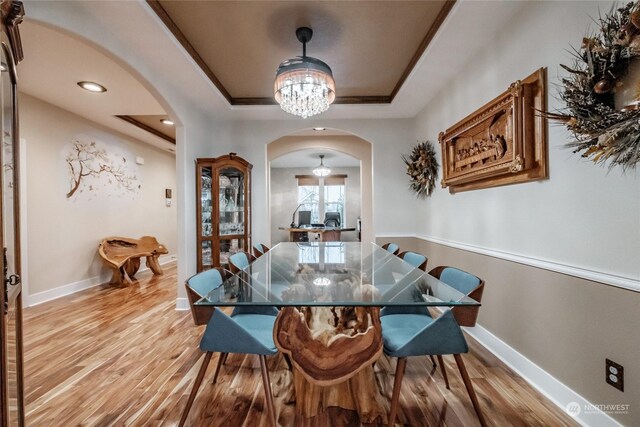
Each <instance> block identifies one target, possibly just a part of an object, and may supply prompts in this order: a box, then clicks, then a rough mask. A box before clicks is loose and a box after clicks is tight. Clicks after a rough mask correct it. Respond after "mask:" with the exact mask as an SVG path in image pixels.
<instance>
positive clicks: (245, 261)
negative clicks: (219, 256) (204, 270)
mask: <svg viewBox="0 0 640 427" xmlns="http://www.w3.org/2000/svg"><path fill="white" fill-rule="evenodd" d="M255 259H256V257H254V256H253V255H251V254H250V253H249V252H236V253H235V254H233V255H231V256H230V257H229V271H231V272H232V273H233V274H238V272H239V271H240V270H244V269H245V268H247V267H248V266H249V264H251V263H252V262H253V261H255Z"/></svg>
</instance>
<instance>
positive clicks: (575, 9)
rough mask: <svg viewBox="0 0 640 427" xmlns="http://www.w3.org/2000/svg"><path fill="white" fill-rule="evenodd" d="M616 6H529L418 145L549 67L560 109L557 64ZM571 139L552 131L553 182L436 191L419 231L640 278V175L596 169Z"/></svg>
mask: <svg viewBox="0 0 640 427" xmlns="http://www.w3.org/2000/svg"><path fill="white" fill-rule="evenodd" d="M610 7H611V3H608V2H603V3H597V2H530V3H529V4H527V6H525V7H524V8H523V9H522V10H521V11H520V12H519V13H518V14H517V15H516V16H515V17H514V19H512V21H511V22H510V25H509V26H508V27H506V28H504V29H503V30H502V31H501V32H500V35H499V37H498V38H496V39H495V40H492V41H490V42H489V41H488V42H487V48H486V49H485V50H483V51H481V52H478V54H477V55H476V56H475V58H473V59H472V60H471V61H470V63H469V64H468V65H467V67H466V68H465V69H463V70H460V71H459V72H458V73H457V75H456V76H455V77H454V78H453V80H452V81H451V82H450V83H449V84H448V85H446V87H445V88H443V90H442V91H441V92H440V93H439V95H438V96H437V97H436V98H435V99H434V100H433V101H432V102H431V103H430V104H429V105H428V106H427V107H426V108H425V109H424V110H423V111H422V112H421V113H420V114H419V115H418V116H417V118H416V121H415V123H416V124H415V134H414V135H415V139H429V140H432V141H437V137H438V132H440V131H444V130H445V129H446V128H448V127H449V126H451V125H453V124H454V123H456V122H457V121H459V120H461V119H462V118H464V117H465V116H466V115H468V114H469V113H471V112H473V111H474V110H475V109H477V108H479V107H481V106H482V105H483V104H484V103H486V102H488V101H490V100H491V99H492V98H494V97H495V96H497V95H498V94H500V93H502V92H503V91H504V90H505V89H506V88H507V87H508V86H509V84H510V83H511V82H514V81H516V80H518V79H521V78H524V77H526V76H528V75H529V74H530V73H532V72H533V71H535V70H536V69H538V68H540V67H547V68H548V93H549V109H550V110H551V111H554V110H556V109H558V108H560V107H561V106H562V104H561V103H560V102H559V101H558V100H557V96H555V95H556V94H557V92H556V88H557V85H558V83H559V80H558V77H557V75H558V74H559V72H560V71H561V69H560V67H559V65H558V64H560V63H564V64H571V62H572V58H571V55H570V53H569V52H568V50H569V49H570V46H575V47H579V46H580V43H581V41H582V37H583V36H584V35H585V31H586V30H587V28H588V27H589V25H590V23H591V17H597V16H598V13H599V11H601V12H604V11H608V10H609V9H610ZM591 27H594V25H591ZM569 140H570V136H569V134H568V133H567V132H566V131H565V130H564V127H563V126H561V125H559V124H554V123H552V124H551V125H550V126H549V144H548V145H549V148H548V152H549V163H548V164H549V171H550V172H549V179H548V180H544V181H538V182H531V183H526V184H518V185H512V186H506V187H498V188H491V189H484V190H478V191H470V192H464V193H458V194H455V195H451V194H449V193H448V191H447V190H446V189H436V191H435V194H434V195H433V196H432V197H431V199H429V200H428V201H427V202H425V203H423V204H422V205H421V206H422V212H423V217H424V220H423V221H421V222H420V223H419V224H418V227H417V232H418V233H420V234H423V235H427V236H432V237H437V238H440V239H445V240H449V241H454V242H464V243H466V244H469V245H477V246H480V247H483V248H491V249H495V250H500V251H505V252H508V253H514V254H520V255H524V256H528V257H533V258H538V259H541V260H549V261H553V262H558V263H562V264H568V265H572V266H576V267H581V268H586V269H591V270H596V271H601V272H605V273H609V274H613V275H619V276H622V277H626V278H632V279H635V280H638V279H639V278H640V263H638V259H639V255H640V215H639V213H638V212H640V185H639V180H638V175H637V172H636V171H633V170H632V171H628V172H627V173H626V174H624V173H623V172H622V171H621V169H620V168H617V169H612V170H608V169H607V168H603V167H599V166H594V165H593V164H592V163H591V162H590V161H585V160H584V159H582V158H580V156H579V155H575V154H572V153H571V150H570V149H566V148H564V147H563V145H564V144H566V143H567V142H568V141H569ZM436 145H437V144H436ZM438 149H439V147H438ZM596 242H597V243H596Z"/></svg>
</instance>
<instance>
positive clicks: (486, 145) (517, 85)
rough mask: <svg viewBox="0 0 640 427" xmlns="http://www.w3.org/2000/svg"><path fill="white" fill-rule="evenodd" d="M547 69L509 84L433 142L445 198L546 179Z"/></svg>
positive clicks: (541, 69) (441, 133)
mask: <svg viewBox="0 0 640 427" xmlns="http://www.w3.org/2000/svg"><path fill="white" fill-rule="evenodd" d="M541 111H546V69H545V68H540V69H539V70H537V71H536V72H534V73H533V74H531V75H530V76H528V77H527V78H525V79H523V80H518V81H516V82H514V83H512V84H511V85H510V86H509V88H508V89H507V90H506V91H505V92H503V93H502V94H500V95H499V96H498V97H497V98H495V99H493V100H492V101H490V102H489V103H487V104H485V105H484V106H483V107H482V108H480V109H478V110H476V111H475V112H474V113H472V114H470V115H469V116H467V117H465V118H464V119H463V120H461V121H459V122H458V123H456V124H455V125H453V126H451V127H450V128H449V129H447V130H446V131H445V132H440V135H439V137H438V140H439V142H440V147H441V149H442V173H443V179H442V181H441V184H442V187H443V188H445V187H449V192H450V193H455V192H459V191H467V190H476V189H480V188H488V187H496V186H500V185H508V184H516V183H521V182H526V181H532V180H539V179H544V178H546V177H547V120H546V119H545V118H544V117H542V115H541V114H540V112H541Z"/></svg>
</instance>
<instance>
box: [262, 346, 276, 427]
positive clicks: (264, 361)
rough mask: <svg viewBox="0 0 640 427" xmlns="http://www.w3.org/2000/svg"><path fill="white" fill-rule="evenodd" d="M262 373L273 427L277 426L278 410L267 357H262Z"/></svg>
mask: <svg viewBox="0 0 640 427" xmlns="http://www.w3.org/2000/svg"><path fill="white" fill-rule="evenodd" d="M260 371H262V385H263V387H264V394H265V397H266V400H267V412H268V413H269V419H270V420H271V425H272V426H273V427H276V426H277V423H276V409H275V407H274V406H273V395H272V394H271V380H270V379H269V370H268V369H267V356H265V355H260Z"/></svg>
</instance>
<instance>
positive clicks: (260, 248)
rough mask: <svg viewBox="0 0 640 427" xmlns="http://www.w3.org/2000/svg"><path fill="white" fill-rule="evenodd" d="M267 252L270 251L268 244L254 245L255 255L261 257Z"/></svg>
mask: <svg viewBox="0 0 640 427" xmlns="http://www.w3.org/2000/svg"><path fill="white" fill-rule="evenodd" d="M265 252H269V247H268V246H267V245H263V244H262V243H256V244H255V245H253V255H254V256H255V257H256V258H259V257H261V256H262V255H264V254H265Z"/></svg>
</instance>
